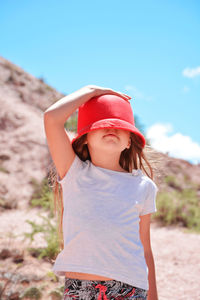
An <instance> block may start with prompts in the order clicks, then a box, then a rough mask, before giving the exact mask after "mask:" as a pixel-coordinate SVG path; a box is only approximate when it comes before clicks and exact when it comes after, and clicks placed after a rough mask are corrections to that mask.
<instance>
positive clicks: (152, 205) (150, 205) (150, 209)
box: [140, 181, 158, 216]
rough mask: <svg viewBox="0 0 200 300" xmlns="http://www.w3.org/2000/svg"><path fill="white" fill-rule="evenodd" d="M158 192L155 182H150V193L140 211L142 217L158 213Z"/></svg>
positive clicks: (147, 194)
mask: <svg viewBox="0 0 200 300" xmlns="http://www.w3.org/2000/svg"><path fill="white" fill-rule="evenodd" d="M157 192H158V187H157V185H156V184H155V182H153V181H152V182H150V184H149V185H148V191H147V193H146V197H145V200H144V204H143V207H142V210H141V211H140V216H143V215H146V214H150V213H154V212H156V211H157V208H156V196H157Z"/></svg>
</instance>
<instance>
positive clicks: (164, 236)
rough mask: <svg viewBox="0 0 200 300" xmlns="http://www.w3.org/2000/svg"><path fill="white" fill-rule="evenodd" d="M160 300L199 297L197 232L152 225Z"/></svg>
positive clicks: (188, 299)
mask: <svg viewBox="0 0 200 300" xmlns="http://www.w3.org/2000/svg"><path fill="white" fill-rule="evenodd" d="M151 245H152V250H153V254H154V261H155V267H156V277H157V288H158V295H159V300H169V299H175V300H198V299H200V288H199V287H200V255H199V253H200V234H196V233H186V232H184V229H181V228H178V227H159V226H158V225H156V224H155V223H153V224H152V225H151Z"/></svg>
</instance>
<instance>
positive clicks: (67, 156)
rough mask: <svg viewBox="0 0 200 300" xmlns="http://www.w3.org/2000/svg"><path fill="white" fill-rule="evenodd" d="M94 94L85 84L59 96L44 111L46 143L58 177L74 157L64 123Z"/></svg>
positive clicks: (67, 167) (65, 170) (62, 175)
mask: <svg viewBox="0 0 200 300" xmlns="http://www.w3.org/2000/svg"><path fill="white" fill-rule="evenodd" d="M94 96H95V90H94V89H93V88H92V87H90V86H85V87H83V88H81V89H79V90H77V91H75V92H73V93H71V94H69V95H67V96H65V97H63V98H61V99H60V100H58V101H57V102H56V103H54V104H53V105H51V106H50V107H49V108H48V109H47V110H46V111H45V112H44V128H45V133H46V138H47V143H48V147H49V150H50V154H51V157H52V160H53V161H54V164H55V166H56V170H57V172H58V174H59V176H60V179H62V178H63V177H64V176H65V174H66V173H67V171H68V170H69V168H70V166H71V164H72V162H73V160H74V158H75V153H74V150H73V148H72V145H71V141H70V138H69V136H68V134H67V132H66V130H65V128H64V124H65V122H66V120H67V119H68V118H69V116H70V115H71V114H72V113H73V112H74V111H75V110H76V109H77V108H78V107H79V106H80V105H82V104H83V103H85V102H86V101H88V100H89V99H90V98H92V97H94Z"/></svg>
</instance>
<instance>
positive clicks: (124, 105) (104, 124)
mask: <svg viewBox="0 0 200 300" xmlns="http://www.w3.org/2000/svg"><path fill="white" fill-rule="evenodd" d="M102 128H118V129H124V130H128V131H131V132H133V133H134V134H136V135H137V136H139V137H140V139H141V143H142V146H143V148H144V146H145V138H144V136H143V135H142V133H141V132H140V131H139V130H138V129H137V128H136V127H135V121H134V116H133V111H132V108H131V104H130V102H129V101H128V100H124V99H123V98H122V97H120V96H117V95H112V94H106V95H101V96H96V97H93V98H91V99H90V100H88V101H87V102H85V103H84V104H82V105H81V106H79V109H78V126H77V135H76V136H75V137H74V138H73V139H72V143H73V142H74V141H75V140H76V139H78V138H79V137H80V136H81V135H83V134H85V133H87V132H89V131H92V130H95V129H102Z"/></svg>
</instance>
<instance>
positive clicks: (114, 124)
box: [71, 119, 146, 148]
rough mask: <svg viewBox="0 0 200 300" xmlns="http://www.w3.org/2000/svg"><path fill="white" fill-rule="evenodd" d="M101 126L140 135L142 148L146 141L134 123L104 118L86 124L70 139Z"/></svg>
mask: <svg viewBox="0 0 200 300" xmlns="http://www.w3.org/2000/svg"><path fill="white" fill-rule="evenodd" d="M103 128H116V129H124V130H128V131H131V132H133V133H135V134H136V135H138V136H139V137H140V139H141V142H142V146H143V148H144V146H145V143H146V142H145V137H144V136H143V134H142V133H141V132H140V131H139V129H138V128H137V127H135V126H134V125H132V124H130V123H128V122H126V121H124V120H120V119H104V120H99V121H97V122H95V123H93V124H91V125H88V126H87V127H85V128H83V129H82V130H81V131H79V132H78V134H77V135H76V136H75V137H74V138H73V139H72V141H71V143H73V142H74V141H75V140H76V139H78V138H79V137H80V136H82V135H83V134H85V133H88V132H90V131H93V130H97V129H103Z"/></svg>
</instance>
